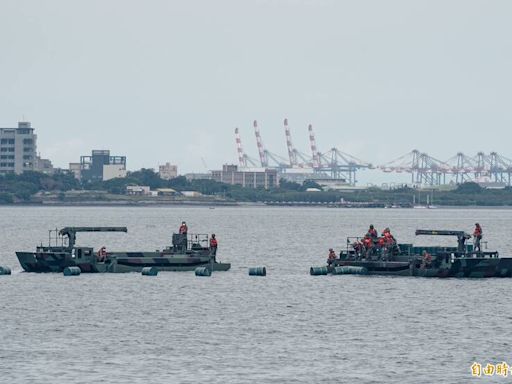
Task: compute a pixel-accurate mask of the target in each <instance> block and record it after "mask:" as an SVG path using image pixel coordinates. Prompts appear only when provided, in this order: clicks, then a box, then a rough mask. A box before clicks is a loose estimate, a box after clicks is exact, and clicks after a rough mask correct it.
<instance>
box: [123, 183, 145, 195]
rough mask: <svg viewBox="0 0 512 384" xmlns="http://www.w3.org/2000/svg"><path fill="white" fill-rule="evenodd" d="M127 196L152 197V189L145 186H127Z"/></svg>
mask: <svg viewBox="0 0 512 384" xmlns="http://www.w3.org/2000/svg"><path fill="white" fill-rule="evenodd" d="M126 194H127V195H131V196H147V195H151V188H150V187H148V186H145V185H128V186H126Z"/></svg>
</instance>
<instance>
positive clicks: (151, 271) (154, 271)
mask: <svg viewBox="0 0 512 384" xmlns="http://www.w3.org/2000/svg"><path fill="white" fill-rule="evenodd" d="M141 273H142V275H144V276H156V275H158V268H157V267H144V268H142V272H141Z"/></svg>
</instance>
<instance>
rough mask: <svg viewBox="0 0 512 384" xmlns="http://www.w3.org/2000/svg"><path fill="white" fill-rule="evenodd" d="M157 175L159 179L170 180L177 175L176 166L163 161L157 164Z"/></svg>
mask: <svg viewBox="0 0 512 384" xmlns="http://www.w3.org/2000/svg"><path fill="white" fill-rule="evenodd" d="M158 175H159V176H160V178H161V179H164V180H171V179H174V178H176V177H178V166H177V165H172V164H171V163H165V164H164V165H159V166H158Z"/></svg>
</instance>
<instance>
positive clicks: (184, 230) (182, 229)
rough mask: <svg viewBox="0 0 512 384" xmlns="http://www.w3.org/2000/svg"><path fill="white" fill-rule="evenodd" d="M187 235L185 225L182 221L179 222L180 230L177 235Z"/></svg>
mask: <svg viewBox="0 0 512 384" xmlns="http://www.w3.org/2000/svg"><path fill="white" fill-rule="evenodd" d="M187 233H188V227H187V223H186V222H184V221H182V222H181V226H180V230H179V234H180V235H186V234H187Z"/></svg>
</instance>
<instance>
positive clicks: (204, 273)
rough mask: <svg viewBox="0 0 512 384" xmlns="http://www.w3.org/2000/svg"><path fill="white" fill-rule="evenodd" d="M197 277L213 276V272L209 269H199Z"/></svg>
mask: <svg viewBox="0 0 512 384" xmlns="http://www.w3.org/2000/svg"><path fill="white" fill-rule="evenodd" d="M195 272H196V276H211V275H212V271H211V270H210V268H208V267H197V268H196V270H195Z"/></svg>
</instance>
